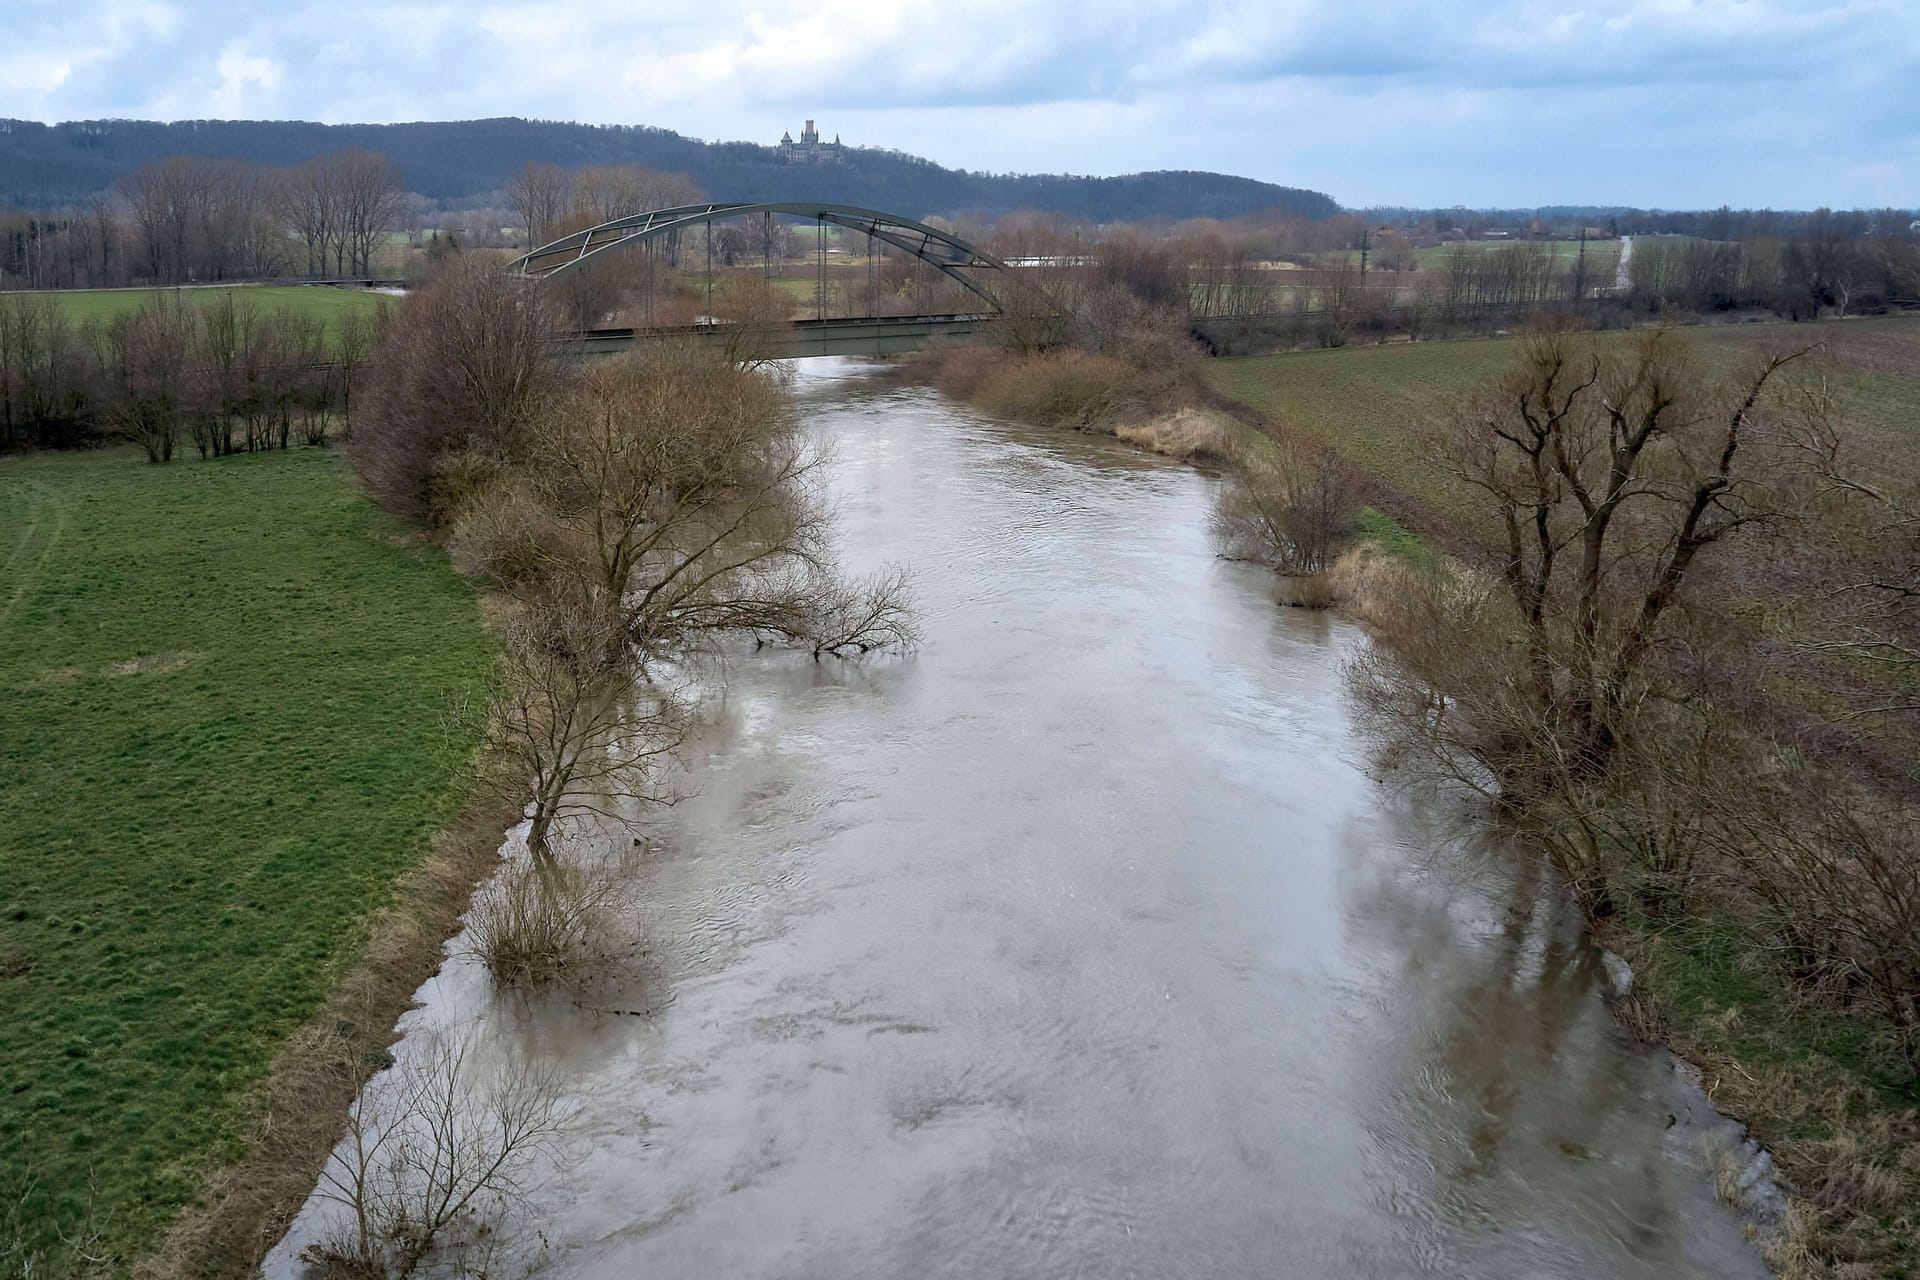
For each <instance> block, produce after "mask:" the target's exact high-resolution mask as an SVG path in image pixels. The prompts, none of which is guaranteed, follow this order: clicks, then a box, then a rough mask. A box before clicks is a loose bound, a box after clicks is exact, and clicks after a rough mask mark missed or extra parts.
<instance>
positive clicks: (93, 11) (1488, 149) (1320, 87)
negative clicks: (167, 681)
mask: <svg viewBox="0 0 1920 1280" xmlns="http://www.w3.org/2000/svg"><path fill="white" fill-rule="evenodd" d="M505 115H518V116H533V117H541V118H547V119H564V120H580V121H586V122H592V123H622V124H652V125H660V126H664V127H666V128H671V129H675V130H678V131H679V132H681V133H684V134H689V135H692V136H696V137H704V138H724V139H736V138H744V139H750V140H753V141H759V142H772V141H774V140H775V139H777V138H778V137H779V136H780V131H781V130H782V129H783V128H790V129H792V130H794V132H796V133H798V131H799V128H800V122H801V119H802V117H805V116H812V117H814V118H815V119H817V120H818V121H819V124H820V127H821V129H822V130H824V131H825V132H826V133H827V135H828V136H829V137H831V136H832V135H833V134H834V133H836V132H837V133H839V134H840V135H841V136H842V137H843V138H844V139H845V140H846V141H847V142H849V143H854V144H867V145H874V146H885V147H894V148H898V149H900V150H903V151H910V152H914V153H916V154H919V155H924V156H928V157H930V158H932V159H934V160H937V161H939V162H941V163H943V164H947V165H955V166H962V167H966V168H973V169H992V170H1018V171H1024V172H1059V171H1066V172H1074V173H1127V172H1133V171H1136V170H1141V169H1173V168H1181V169H1215V170H1220V171H1223V172H1229V173H1239V174H1246V175H1249V176H1252V177H1258V178H1265V179H1269V180H1271V181H1275V182H1283V183H1289V184H1292V185H1296V186H1305V187H1313V188H1316V189H1318V190H1322V191H1325V192H1327V193H1328V194H1330V195H1332V196H1334V197H1335V198H1336V199H1338V200H1340V201H1342V202H1343V203H1347V204H1353V205H1362V204H1374V203H1406V204H1423V205H1447V204H1456V203H1460V204H1468V205H1476V206H1486V205H1507V206H1531V205H1539V204H1558V203H1622V204H1636V205H1659V206H1666V207H1669V208H1672V207H1710V206H1716V205H1719V204H1722V203H1728V204H1732V205H1734V206H1736V207H1739V206H1756V207H1757V206H1763V205H1765V206H1773V207H1795V208H1806V207H1812V206H1814V205H1819V204H1831V205H1835V206H1843V205H1848V206H1851V205H1885V204H1892V205H1898V206H1901V207H1912V206H1916V205H1920V0H1475V2H1470V0H1417V2H1410V0H1372V2H1371V3H1369V2H1366V0H1180V2H1179V3H1161V2H1158V0H1088V2H1085V3H1080V2H1077V0H983V2H978V3H969V2H968V0H945V2H944V3H904V2H902V0H892V2H891V3H889V2H887V0H882V3H878V4H875V3H873V2H872V0H817V2H814V3H808V2H806V0H780V3H778V4H763V3H737V2H736V0H674V2H673V3H656V2H654V0H639V2H637V3H636V2H632V0H629V2H627V3H621V2H620V0H599V2H598V3H592V2H589V3H580V2H578V0H565V2H561V0H521V2H520V3H514V4H492V3H488V2H487V0H478V2H471V0H470V2H468V3H460V4H442V3H438V2H437V0H279V3H273V4H265V3H262V4H244V3H237V2H235V0H0V116H16V117H26V118H32V119H39V120H47V121H53V120H72V119H85V118H93V117H100V116H133V117H142V118H155V119H168V120H178V119H194V118H210V117H222V118H283V119H284V118H297V119H307V120H323V121H328V122H344V121H395V120H456V119H466V118H471V117H475V116H505Z"/></svg>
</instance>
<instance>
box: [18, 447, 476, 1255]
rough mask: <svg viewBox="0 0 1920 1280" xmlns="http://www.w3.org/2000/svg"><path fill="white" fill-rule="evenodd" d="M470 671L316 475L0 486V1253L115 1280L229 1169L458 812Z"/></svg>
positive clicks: (347, 486)
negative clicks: (73, 1240) (271, 1069)
mask: <svg viewBox="0 0 1920 1280" xmlns="http://www.w3.org/2000/svg"><path fill="white" fill-rule="evenodd" d="M489 652H490V649H489V643H488V641H487V638H486V636H485V634H484V633H483V631H482V629H481V625H480V612H479V607H478V604H477V601H476V598H475V595H474V592H473V590H472V588H470V587H469V586H468V585H466V584H465V583H463V582H462V581H461V580H460V579H459V578H458V577H457V576H456V575H455V574H454V573H453V571H452V570H451V568H450V567H449V566H448V565H447V563H446V560H445V557H444V555H443V554H442V553H441V552H439V551H438V550H437V549H436V548H433V547H431V546H424V545H420V544H419V542H418V541H417V539H415V538H414V537H413V536H411V535H410V534H409V533H408V531H407V530H406V529H405V528H404V527H403V526H402V525H401V524H400V523H399V522H397V521H395V520H393V519H392V518H390V517H388V516H386V515H385V514H383V513H381V512H380V511H378V510H376V509H375V508H374V506H373V505H372V504H371V503H370V502H369V501H368V500H367V499H366V498H365V497H364V496H363V495H362V494H361V493H360V492H359V491H358V490H357V489H356V488H355V487H354V486H353V484H352V483H351V481H350V479H349V477H348V474H347V470H346V467H345V466H344V464H343V462H342V461H341V459H340V458H339V457H338V456H337V455H335V454H334V453H332V452H331V451H328V450H323V449H305V450H295V451H292V452H286V453H268V454H260V455H253V456H241V457H234V458H229V459H224V460H221V461H217V462H212V463H183V462H175V463H174V464H172V465H170V466H164V467H154V466H146V465H142V464H141V463H139V462H138V461H137V460H136V459H135V458H134V457H133V456H132V455H130V454H128V453H125V452H120V451H116V452H110V453H91V454H66V455H57V456H39V457H27V458H15V459H6V460H0V690H4V694H0V865H4V866H5V867H6V869H7V875H6V880H5V888H4V891H0V899H3V901H0V912H3V913H4V914H0V1021H4V1024H5V1025H6V1027H7V1028H8V1033H7V1035H6V1037H5V1039H4V1042H0V1169H4V1170H5V1179H6V1181H5V1183H4V1185H0V1256H3V1255H4V1253H5V1250H6V1249H8V1248H10V1247H11V1248H25V1249H34V1248H38V1249H44V1250H47V1251H49V1252H50V1253H51V1254H53V1255H54V1256H55V1257H56V1258H57V1256H58V1255H59V1254H60V1253H61V1251H62V1250H61V1246H60V1245H59V1244H58V1241H57V1235H58V1234H59V1233H65V1234H67V1235H69V1236H71V1235H73V1234H75V1233H76V1232H87V1231H97V1232H98V1233H99V1235H100V1239H101V1241H102V1243H103V1245H104V1246H105V1248H106V1249H107V1250H108V1251H109V1252H111V1253H112V1254H113V1255H114V1256H116V1257H117V1258H119V1259H120V1260H122V1261H123V1262H124V1261H125V1260H126V1259H127V1258H129V1257H131V1256H132V1255H134V1254H135V1253H137V1252H139V1251H140V1250H141V1249H142V1248H143V1247H144V1246H146V1245H148V1244H149V1243H151V1242H152V1241H153V1240H154V1238H155V1236H156V1234H157V1232H158V1231H159V1230H160V1228H162V1227H163V1225H164V1224H165V1223H166V1222H167V1221H168V1220H169V1219H170V1218H171V1217H172V1216H173V1215H174V1214H175V1212H176V1211H177V1210H178V1209H179V1208H180V1207H181V1206H182V1205H183V1204H184V1203H185V1202H186V1201H187V1200H188V1199H189V1198H190V1197H191V1196H192V1195H193V1194H194V1192H195V1189H196V1186H197V1184H198V1182H199V1179H200V1178H201V1176H202V1175H203V1174H204V1172H205V1171H206V1170H207V1169H208V1168H209V1167H211V1166H212V1165H214V1164H217V1163H220V1162H223V1161H225V1160H227V1159H230V1158H232V1157H233V1156H234V1155H236V1154H237V1152H238V1149H239V1143H240V1138H241V1128H242V1120H243V1118H244V1116H245V1114H246V1111H247V1104H248V1100H249V1094H250V1091H252V1090H253V1089H255V1088H256V1087H257V1086H258V1085H259V1084H260V1082H261V1081H262V1079H263V1078H264V1076H265V1073H266V1072H267V1069H268V1066H269V1064H270V1063H271V1062H272V1060H273V1059H274V1057H275V1055H276V1053H277V1052H278V1051H279V1050H280V1049H281V1048H282V1046H283V1044H284V1043H285V1042H286V1040H287V1037H288V1036H289V1035H290V1033H292V1032H293V1031H294V1030H295V1029H296V1028H298V1027H299V1026H300V1025H301V1024H302V1023H303V1021H304V1020H306V1019H308V1018H309V1017H310V1016H312V1015H313V1014H314V1013H315V1011H316V1010H317V1009H319V1008H320V1006H321V1003H322V1000H323V998H324V997H325V996H326V995H327V993H328V992H329V990H330V988H331V987H332V985H333V984H334V983H335V981H336V980H337V979H338V978H339V977H340V976H341V975H342V974H343V973H344V972H345V971H346V970H347V969H348V968H349V967H350V966H351V965H353V964H354V962H355V961H356V960H357V959H358V958H359V956H360V954H361V952H362V949H363V946H364V943H365V939H366V933H367V920H368V917H369V915H370V914H371V913H373V912H375V911H377V910H378V909H380V908H381V907H383V906H384V905H386V904H388V903H389V902H391V901H392V899H393V896H394V885H395V881H396V878H397V877H399V876H401V875H402V874H403V873H405V872H406V871H408V870H409V869H410V868H413V867H415V866H417V865H418V864H419V863H420V862H421V860H422V858H423V857H424V856H425V855H426V852H427V845H428V837H429V835H430V834H431V833H432V832H434V831H435V830H436V829H438V828H440V827H441V826H442V825H443V824H445V823H446V822H447V821H448V820H449V818H450V817H451V816H452V814H453V813H454V811H455V809H456V807H457V806H458V804H459V801H460V791H461V788H460V782H459V780H460V779H461V777H462V776H463V775H464V770H465V766H466V761H467V758H468V754H469V751H470V749H471V744H470V743H467V742H464V741H460V740H457V739H454V738H450V737H449V736H448V733H447V730H446V729H445V727H444V725H445V717H446V712H447V710H448V708H449V706H450V705H451V704H452V703H453V701H454V700H455V699H456V698H457V697H460V696H462V695H465V694H469V693H472V692H473V691H474V690H476V689H477V688H478V686H479V685H480V683H481V681H482V679H483V677H484V673H485V671H486V668H487V665H488V662H489ZM90 1202H91V1205H92V1209H91V1212H90V1213H89V1208H88V1206H89V1203H90ZM19 1256H20V1255H16V1257H15V1260H16V1261H17V1260H18V1257H19ZM10 1265H11V1264H10ZM56 1273H57V1272H56Z"/></svg>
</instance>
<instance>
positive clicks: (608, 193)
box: [507, 164, 702, 247]
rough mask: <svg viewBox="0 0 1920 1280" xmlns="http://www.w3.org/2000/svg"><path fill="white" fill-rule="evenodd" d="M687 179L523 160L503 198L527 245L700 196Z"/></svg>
mask: <svg viewBox="0 0 1920 1280" xmlns="http://www.w3.org/2000/svg"><path fill="white" fill-rule="evenodd" d="M701 198H702V197H701V192H700V188H699V187H698V186H697V185H695V183H694V181H693V179H691V178H689V177H687V176H686V175H685V174H679V173H656V172H654V171H653V170H651V169H642V168H640V167H638V166H635V165H609V166H589V167H587V168H584V169H562V168H561V167H560V166H559V165H556V164H529V165H526V166H524V167H523V168H521V169H520V170H519V171H518V172H516V173H515V174H514V175H513V176H512V177H511V178H509V179H508V180H507V204H508V207H509V208H511V209H512V210H513V212H514V215H515V216H516V217H517V218H518V219H519V222H520V226H521V227H522V228H524V230H525V232H526V237H527V244H528V245H529V247H532V246H537V245H542V244H545V243H547V242H548V241H549V240H554V239H557V238H558V237H560V236H563V235H566V234H567V233H568V232H570V231H578V230H581V229H582V228H585V227H591V226H596V225H598V224H600V223H602V222H611V221H612V220H613V219H615V218H625V217H628V216H630V215H632V214H636V213H647V212H649V211H651V210H654V209H670V208H672V207H674V206H675V205H682V204H693V203H695V202H696V201H698V200H700V199H701Z"/></svg>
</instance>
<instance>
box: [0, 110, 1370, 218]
mask: <svg viewBox="0 0 1920 1280" xmlns="http://www.w3.org/2000/svg"><path fill="white" fill-rule="evenodd" d="M343 147H364V148H366V149H368V150H371V151H384V152H385V153H387V154H388V155H389V156H391V157H393V160H394V162H395V163H396V164H398V165H399V166H400V170H401V172H402V174H403V175H404V177H405V179H406V183H407V186H408V187H409V188H411V189H412V190H414V191H417V192H419V193H420V194H421V195H424V196H427V197H430V198H432V199H435V200H457V199H460V198H461V197H466V196H477V195H481V194H483V193H485V192H489V191H498V190H499V189H500V188H501V187H502V186H503V185H504V184H505V183H506V180H507V177H508V175H509V174H511V173H512V172H513V171H514V170H516V169H518V168H519V167H520V166H521V165H523V164H526V163H527V162H528V161H530V160H538V161H551V162H553V163H555V164H559V165H563V166H566V167H569V168H572V167H577V166H581V165H610V164H637V165H643V166H645V167H647V168H650V169H659V170H665V171H670V172H676V173H685V174H687V175H689V176H690V177H692V178H693V180H694V181H695V182H697V183H699V184H700V187H701V189H702V190H704V191H705V192H707V194H708V195H709V196H711V197H712V198H714V199H716V200H772V199H798V200H834V201H837V202H839V203H842V204H857V205H866V206H869V207H873V208H879V209H885V210H888V211H889V212H893V213H903V214H907V215H909V216H921V215H926V214H933V213H939V214H956V213H963V212H979V213H987V214H994V213H1004V212H1006V211H1008V210H1012V209H1045V210H1053V211H1057V212H1060V213H1065V214H1071V215H1074V216H1076V217H1082V218H1088V219H1092V220H1094V221H1100V222H1107V221H1119V220H1136V219H1147V218H1175V219H1177V218H1190V217H1216V218H1225V217H1233V216H1235V215H1238V214H1243V213H1253V212H1257V211H1263V210H1279V211H1282V212H1286V213H1291V214H1296V215H1303V216H1306V217H1314V218H1319V217H1326V216H1328V215H1330V214H1332V213H1335V212H1337V209H1338V207H1337V206H1336V205H1335V204H1334V202H1333V201H1332V200H1331V199H1329V198H1328V197H1326V196H1324V195H1322V194H1320V193H1319V192H1317V191H1303V190H1300V189H1298V188H1295V187H1282V186H1276V185H1274V184H1272V183H1268V182H1256V181H1254V180H1253V179H1251V178H1235V177H1230V176H1228V175H1225V174H1218V173H1189V172H1160V173H1137V174H1129V175H1127V176H1125V177H1118V178H1088V177H1070V176H1064V175H1051V174H1048V175H1012V174H1007V175H1001V174H985V173H968V172H963V171H960V170H954V169H945V168H942V167H940V166H939V165H937V164H934V163H932V162H931V161H927V160H922V159H919V158H917V157H915V156H909V155H904V154H902V153H900V152H897V151H885V150H879V149H875V148H866V147H860V148H855V147H849V148H847V150H846V151H845V153H844V154H845V157H846V158H845V160H844V162H842V163H839V164H787V163H783V162H782V161H781V159H780V157H779V154H778V152H777V151H776V150H775V149H774V148H773V147H764V146H759V145H756V144H754V143H745V142H714V143H708V142H701V141H699V140H697V139H693V138H685V137H682V136H681V135H679V134H677V133H674V132H671V131H670V130H666V129H651V128H646V127H644V126H621V125H612V126H600V125H581V124H561V123H555V122H551V121H541V120H520V119H515V118H508V119H498V120H460V121H449V122H443V123H420V124H387V125H375V124H345V125H322V124H309V123H305V122H302V121H282V120H187V121H181V122H178V123H174V124H161V123H158V122H155V121H146V120H79V121H70V122H68V123H65V124H56V125H46V124H39V123H36V122H32V121H22V120H0V205H13V206H16V207H21V206H25V207H36V208H49V207H57V206H62V205H70V204H75V203H78V202H80V201H83V200H85V199H87V198H88V197H89V196H91V195H93V194H94V193H96V192H100V191H105V190H108V189H110V188H111V187H112V186H113V184H114V183H115V181H117V180H118V179H119V178H120V177H121V175H123V174H125V173H126V172H127V171H129V170H130V169H133V168H135V167H136V166H138V165H140V164H142V163H143V162H145V161H148V160H154V159H158V158H159V157H161V156H168V155H179V154H194V155H204V156H214V157H220V158H226V159H235V160H247V161H251V162H253V163H255V164H266V165H290V164H296V163H298V162H300V161H302V160H305V159H307V158H308V157H310V156H314V155H318V154H320V153H322V152H326V151H334V150H338V149H341V148H343Z"/></svg>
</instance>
